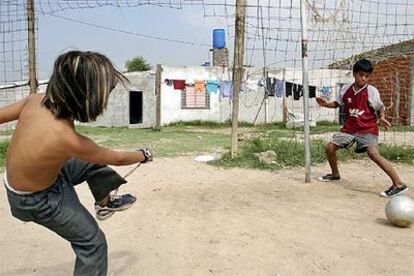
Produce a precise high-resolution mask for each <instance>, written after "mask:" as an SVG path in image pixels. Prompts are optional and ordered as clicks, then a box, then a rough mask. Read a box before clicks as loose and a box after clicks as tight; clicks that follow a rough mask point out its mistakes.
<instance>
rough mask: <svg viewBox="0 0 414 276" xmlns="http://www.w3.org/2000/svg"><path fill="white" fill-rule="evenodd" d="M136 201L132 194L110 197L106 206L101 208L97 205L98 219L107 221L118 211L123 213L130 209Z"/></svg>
mask: <svg viewBox="0 0 414 276" xmlns="http://www.w3.org/2000/svg"><path fill="white" fill-rule="evenodd" d="M136 200H137V198H136V197H135V196H134V195H132V194H124V195H113V196H110V198H109V202H108V204H107V205H106V206H104V207H101V206H99V205H98V204H95V211H96V214H95V215H96V218H97V219H99V220H105V219H107V218H109V217H111V216H112V215H113V214H114V213H115V212H117V211H123V210H126V209H128V208H130V207H131V206H132V205H133V204H134V202H135V201H136Z"/></svg>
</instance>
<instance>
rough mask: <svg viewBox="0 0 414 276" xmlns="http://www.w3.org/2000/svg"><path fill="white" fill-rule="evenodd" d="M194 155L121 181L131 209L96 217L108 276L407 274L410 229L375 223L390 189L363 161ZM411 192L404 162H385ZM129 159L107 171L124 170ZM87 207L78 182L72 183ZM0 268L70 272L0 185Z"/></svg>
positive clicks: (411, 271)
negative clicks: (334, 163) (307, 165)
mask: <svg viewBox="0 0 414 276" xmlns="http://www.w3.org/2000/svg"><path fill="white" fill-rule="evenodd" d="M193 158H194V156H185V157H179V158H159V159H156V160H155V161H154V162H153V163H152V164H146V165H142V166H141V167H140V168H139V169H138V170H137V171H135V172H134V173H133V174H132V175H131V176H130V177H129V178H128V180H129V183H128V184H126V185H123V186H122V187H121V192H133V193H135V194H136V195H137V196H138V201H137V203H136V205H135V206H134V207H133V208H131V209H129V210H127V211H125V212H120V213H117V214H115V215H114V216H112V217H111V218H110V219H108V220H106V221H103V222H99V225H100V227H101V228H102V229H103V230H104V232H105V234H106V237H107V240H108V244H109V272H110V273H109V275H322V274H324V275H326V274H329V275H414V262H413V259H412V256H413V252H414V227H413V226H412V227H411V228H405V229H403V228H396V227H393V226H391V225H390V224H389V223H388V221H387V220H386V217H385V213H384V208H385V204H386V200H385V199H383V198H380V197H379V196H378V193H379V192H380V191H382V190H384V189H386V188H387V187H388V185H390V181H389V179H388V178H387V177H386V175H385V174H384V173H383V172H382V171H381V170H380V169H379V168H377V167H376V166H375V165H374V164H373V163H372V162H370V161H368V160H362V161H353V162H352V163H346V164H340V169H341V173H342V180H340V181H338V182H335V183H322V182H318V181H317V180H316V179H317V177H318V176H319V175H320V174H323V173H326V172H327V171H328V165H327V164H323V165H320V166H317V167H313V168H312V183H309V184H305V183H304V182H303V179H304V169H302V168H298V169H293V170H283V171H278V172H267V171H260V170H250V169H221V168H216V167H212V166H209V165H207V164H204V163H199V162H195V161H194V160H193ZM395 167H396V169H397V171H398V172H399V174H400V175H401V176H402V178H403V179H404V180H405V181H406V182H407V184H409V186H410V188H411V192H410V195H411V196H413V192H412V190H413V187H414V186H413V183H414V167H410V166H403V165H395ZM130 168H132V166H128V167H119V168H116V170H117V171H119V172H120V174H121V175H124V174H125V173H126V172H127V171H128V170H129V169H130ZM77 191H78V194H79V197H80V199H81V201H82V202H83V203H84V205H85V207H87V209H88V210H89V211H90V212H91V213H93V200H92V197H91V195H90V193H89V190H88V187H87V185H80V186H79V187H78V188H77ZM0 219H1V231H0V244H1V248H2V250H0V264H1V265H0V275H72V271H73V265H74V254H73V252H72V249H71V248H70V246H69V244H68V243H67V242H66V241H64V240H62V239H61V238H60V237H58V236H57V235H55V234H53V233H51V232H50V231H48V230H46V229H44V228H42V227H41V226H39V225H35V224H33V223H24V222H22V221H18V220H16V219H14V218H13V217H12V216H11V215H10V211H9V207H8V202H7V199H6V196H5V191H4V188H3V192H2V193H0Z"/></svg>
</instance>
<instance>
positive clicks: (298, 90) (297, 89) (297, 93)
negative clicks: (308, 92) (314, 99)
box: [292, 83, 303, 101]
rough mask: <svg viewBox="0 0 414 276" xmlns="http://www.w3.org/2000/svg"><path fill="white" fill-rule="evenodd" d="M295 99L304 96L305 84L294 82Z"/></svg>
mask: <svg viewBox="0 0 414 276" xmlns="http://www.w3.org/2000/svg"><path fill="white" fill-rule="evenodd" d="M292 90H293V99H294V100H295V101H298V100H299V99H300V97H302V96H303V86H302V85H301V84H296V83H294V84H293V89H292Z"/></svg>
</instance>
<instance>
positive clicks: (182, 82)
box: [173, 80, 185, 90]
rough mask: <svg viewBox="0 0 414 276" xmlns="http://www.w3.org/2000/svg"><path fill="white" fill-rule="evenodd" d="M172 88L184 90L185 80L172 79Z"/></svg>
mask: <svg viewBox="0 0 414 276" xmlns="http://www.w3.org/2000/svg"><path fill="white" fill-rule="evenodd" d="M173 86H174V89H177V90H184V89H185V80H173Z"/></svg>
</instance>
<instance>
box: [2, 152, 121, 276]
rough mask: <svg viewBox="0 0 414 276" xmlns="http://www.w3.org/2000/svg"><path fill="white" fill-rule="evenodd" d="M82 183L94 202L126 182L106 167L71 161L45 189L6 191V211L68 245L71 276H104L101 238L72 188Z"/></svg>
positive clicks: (105, 263) (105, 260) (103, 241)
mask: <svg viewBox="0 0 414 276" xmlns="http://www.w3.org/2000/svg"><path fill="white" fill-rule="evenodd" d="M83 181H86V182H87V183H88V185H89V188H90V190H91V192H92V194H93V196H94V198H95V200H96V201H100V200H102V199H103V198H105V196H107V195H108V194H109V193H110V192H111V191H112V190H115V189H117V188H118V187H119V186H120V185H122V184H124V183H126V181H125V179H124V178H122V177H121V176H120V175H119V174H118V173H116V172H115V171H114V170H112V169H111V168H109V167H108V166H104V165H97V164H92V163H89V162H86V161H82V160H79V159H76V158H72V159H70V160H68V161H67V162H66V163H65V165H64V167H63V168H62V170H61V172H60V173H59V175H58V176H57V178H56V180H55V182H54V183H53V184H52V185H51V186H50V187H48V188H47V189H46V190H43V191H40V192H35V193H31V194H27V195H20V194H17V193H15V192H12V191H10V190H8V189H7V198H8V200H9V204H10V210H11V213H12V215H13V216H14V217H16V218H18V219H20V220H22V221H32V222H35V223H38V224H40V225H43V226H44V227H46V228H48V229H50V230H52V231H53V232H55V233H56V234H58V235H59V236H61V237H62V238H64V239H65V240H67V241H69V242H70V244H71V246H72V248H73V250H74V251H75V254H76V262H75V270H74V275H88V276H89V275H107V270H108V247H107V243H106V239H105V235H104V233H103V232H102V230H101V229H100V228H99V226H98V224H97V223H96V221H95V219H94V218H93V217H92V215H91V214H90V213H89V212H88V211H87V210H86V209H85V207H83V205H82V204H81V203H80V201H79V198H78V195H77V194H76V192H75V189H74V186H75V185H77V184H80V183H82V182H83Z"/></svg>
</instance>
